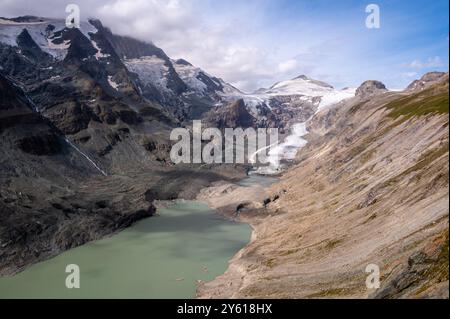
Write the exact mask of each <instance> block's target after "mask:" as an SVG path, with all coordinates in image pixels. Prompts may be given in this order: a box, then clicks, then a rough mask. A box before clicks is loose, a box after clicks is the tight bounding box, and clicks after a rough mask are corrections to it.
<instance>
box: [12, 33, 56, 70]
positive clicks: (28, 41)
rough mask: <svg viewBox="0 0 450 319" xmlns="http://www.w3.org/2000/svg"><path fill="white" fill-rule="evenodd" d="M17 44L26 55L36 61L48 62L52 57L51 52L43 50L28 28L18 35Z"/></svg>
mask: <svg viewBox="0 0 450 319" xmlns="http://www.w3.org/2000/svg"><path fill="white" fill-rule="evenodd" d="M17 46H18V47H19V49H20V50H21V52H22V54H23V55H24V56H25V57H27V58H28V59H31V60H32V61H34V62H35V63H42V62H45V61H47V62H48V61H50V60H51V59H52V57H51V56H50V55H49V54H47V53H45V52H44V51H42V50H41V48H40V47H39V46H38V45H37V44H36V42H34V40H33V39H32V38H31V36H30V34H29V33H28V31H27V29H23V31H22V32H21V33H20V34H19V36H18V37H17Z"/></svg>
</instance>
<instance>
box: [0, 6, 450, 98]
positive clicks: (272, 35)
mask: <svg viewBox="0 0 450 319" xmlns="http://www.w3.org/2000/svg"><path fill="white" fill-rule="evenodd" d="M68 3H69V2H68ZM70 3H77V4H79V5H80V7H81V14H82V17H87V16H95V17H98V18H100V19H102V21H103V22H104V24H106V25H108V26H110V27H111V28H112V29H113V31H115V32H117V33H120V34H127V35H132V36H135V37H138V38H140V39H142V40H146V41H153V42H154V43H155V44H157V45H158V46H160V47H161V48H163V49H164V50H165V51H166V52H167V53H168V54H169V55H170V56H171V57H173V58H185V59H187V60H189V61H191V62H192V63H193V64H195V65H197V66H199V67H202V68H203V69H205V70H206V71H207V72H209V73H211V74H212V75H216V76H219V77H222V78H223V79H224V80H226V81H229V82H231V83H233V84H235V85H236V86H238V87H239V88H241V89H243V90H245V91H251V90H254V89H256V88H259V87H267V86H270V85H272V84H273V83H274V82H277V81H280V80H285V79H289V78H292V77H295V76H297V75H299V74H306V75H309V76H311V77H313V78H317V79H319V80H323V81H326V82H329V83H330V84H332V85H334V86H336V87H337V88H342V87H345V86H358V85H359V84H361V83H362V82H363V81H365V80H368V79H376V80H380V81H383V82H384V83H385V84H386V85H387V86H388V87H389V88H391V89H401V88H404V87H405V86H406V85H408V84H409V83H410V82H411V81H412V80H414V79H416V78H418V77H420V76H421V75H422V74H424V73H425V72H428V71H433V70H439V71H448V64H449V63H448V52H449V49H448V34H449V17H448V11H449V3H448V1H447V0H433V1H430V0H428V1H425V0H385V1H377V0H372V1H361V0H341V1H331V0H239V1H238V0H222V1H218V0H79V1H75V0H72V1H70ZM370 3H375V4H377V5H379V7H380V14H381V28H380V29H368V28H366V26H365V20H366V17H367V15H368V14H367V13H366V12H365V8H366V6H367V5H368V4H370ZM64 7H65V3H64V1H61V0H41V1H31V0H0V16H2V15H4V16H17V15H23V14H36V15H40V16H58V17H64V15H65V12H64Z"/></svg>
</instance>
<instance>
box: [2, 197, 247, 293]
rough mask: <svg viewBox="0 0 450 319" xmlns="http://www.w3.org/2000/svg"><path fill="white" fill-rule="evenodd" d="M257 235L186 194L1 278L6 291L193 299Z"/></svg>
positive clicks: (245, 225) (3, 291) (222, 271)
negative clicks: (72, 274)
mask: <svg viewBox="0 0 450 319" xmlns="http://www.w3.org/2000/svg"><path fill="white" fill-rule="evenodd" d="M250 236H251V228H250V226H249V225H247V224H241V223H235V222H231V221H229V220H226V219H224V218H222V217H221V216H219V215H218V214H217V213H216V212H215V211H214V210H211V209H210V208H209V207H208V206H207V205H205V204H202V203H199V202H195V201H183V202H181V201H180V202H177V203H175V204H174V205H172V206H170V207H168V208H164V209H159V210H158V216H155V217H152V218H149V219H146V220H143V221H141V222H139V223H137V224H136V225H134V226H132V227H130V228H128V229H126V230H124V231H122V232H120V233H119V234H117V235H114V236H112V237H110V238H107V239H103V240H99V241H95V242H91V243H88V244H86V245H83V246H81V247H78V248H75V249H72V250H69V251H66V252H64V253H62V254H61V255H59V256H57V257H55V258H52V259H49V260H47V261H44V262H41V263H38V264H36V265H33V266H31V267H29V268H28V269H27V270H25V271H24V272H21V273H19V274H17V275H16V276H13V277H4V278H0V298H177V299H186V298H193V297H195V292H196V288H197V281H198V280H203V281H210V280H213V279H214V278H215V277H217V276H218V275H220V274H222V273H224V272H225V270H226V269H227V268H228V262H229V260H230V259H231V258H232V257H233V256H234V255H235V254H236V253H237V252H238V251H239V250H240V249H241V248H243V247H244V246H245V245H246V244H247V243H248V242H249V240H250ZM70 264H76V265H78V266H79V268H80V284H81V287H80V289H68V288H66V285H65V282H66V277H67V276H68V274H67V273H66V272H65V270H66V266H67V265H70Z"/></svg>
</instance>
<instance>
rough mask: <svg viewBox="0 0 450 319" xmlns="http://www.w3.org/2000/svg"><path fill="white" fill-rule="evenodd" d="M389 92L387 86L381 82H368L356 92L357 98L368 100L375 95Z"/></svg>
mask: <svg viewBox="0 0 450 319" xmlns="http://www.w3.org/2000/svg"><path fill="white" fill-rule="evenodd" d="M384 92H387V88H386V86H385V85H384V84H383V83H381V82H380V81H372V80H370V81H366V82H364V83H363V84H361V86H360V87H359V88H358V89H357V90H356V96H358V97H360V98H367V97H370V96H373V95H377V94H380V93H384Z"/></svg>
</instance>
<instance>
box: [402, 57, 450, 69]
mask: <svg viewBox="0 0 450 319" xmlns="http://www.w3.org/2000/svg"><path fill="white" fill-rule="evenodd" d="M443 65H444V63H443V62H442V60H441V58H440V57H438V56H435V57H433V58H428V59H427V60H426V61H425V62H422V61H421V60H419V59H417V60H414V61H412V62H411V63H409V64H408V65H407V66H408V67H409V68H411V69H427V68H439V67H441V66H443Z"/></svg>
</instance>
